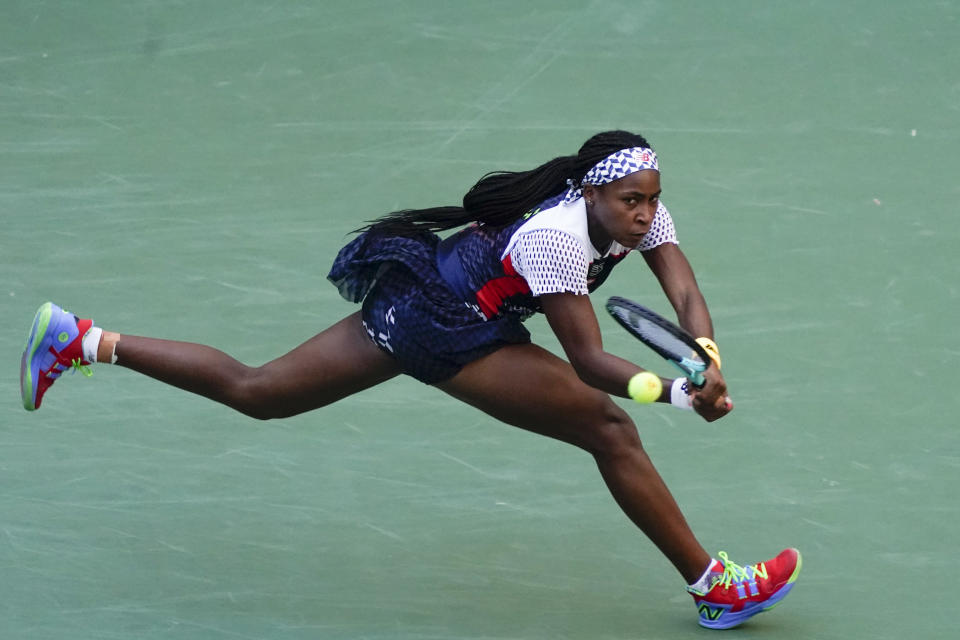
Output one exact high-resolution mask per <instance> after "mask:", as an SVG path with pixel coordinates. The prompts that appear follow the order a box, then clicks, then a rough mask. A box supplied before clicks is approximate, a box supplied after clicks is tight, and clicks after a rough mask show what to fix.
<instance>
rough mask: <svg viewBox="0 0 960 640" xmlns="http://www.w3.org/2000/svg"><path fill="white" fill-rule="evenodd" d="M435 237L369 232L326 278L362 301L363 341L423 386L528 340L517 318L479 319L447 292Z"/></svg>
mask: <svg viewBox="0 0 960 640" xmlns="http://www.w3.org/2000/svg"><path fill="white" fill-rule="evenodd" d="M438 244H439V238H438V237H437V236H436V235H435V234H433V233H420V234H418V235H416V236H413V237H401V236H392V235H385V234H383V233H377V232H375V231H368V232H365V233H362V234H360V235H359V236H357V237H356V238H355V239H354V240H353V241H351V242H350V243H349V244H347V245H346V246H345V247H343V249H341V250H340V253H339V254H337V257H336V260H334V262H333V267H332V268H331V269H330V274H329V275H328V276H327V278H328V279H329V280H330V281H331V282H332V283H333V284H334V285H336V287H337V289H339V290H340V295H342V296H343V297H344V298H346V299H347V300H349V301H351V302H363V308H362V317H363V325H364V327H365V328H366V330H367V333H368V334H369V335H370V339H371V340H373V342H374V343H375V344H376V345H377V346H379V347H380V348H381V349H382V350H384V351H386V352H387V353H389V354H390V355H392V356H393V357H394V358H396V360H397V361H398V362H399V363H400V366H401V368H402V369H403V372H404V373H406V374H408V375H411V376H413V377H414V378H416V379H417V380H420V381H421V382H424V383H426V384H436V383H437V382H442V381H444V380H447V379H449V378H452V377H453V376H454V375H456V373H457V372H458V371H460V369H462V368H463V367H464V366H465V365H467V364H469V363H471V362H473V361H474V360H478V359H479V358H482V357H483V356H485V355H488V354H490V353H493V352H494V351H496V350H497V349H499V348H500V347H503V346H505V345H508V344H525V343H528V342H530V333H529V332H528V331H527V330H526V328H524V326H523V323H522V322H521V320H520V318H519V316H516V315H512V314H504V315H502V316H498V317H495V318H492V319H489V320H488V319H486V318H484V317H483V315H482V314H480V313H479V312H478V311H477V310H475V309H474V308H473V306H472V305H470V304H469V303H468V302H467V301H465V300H464V299H463V297H462V296H458V295H457V294H455V293H454V292H453V290H452V289H451V287H450V285H449V284H448V283H447V281H446V280H444V278H443V276H442V275H441V273H440V270H439V268H438V267H437V245H438Z"/></svg>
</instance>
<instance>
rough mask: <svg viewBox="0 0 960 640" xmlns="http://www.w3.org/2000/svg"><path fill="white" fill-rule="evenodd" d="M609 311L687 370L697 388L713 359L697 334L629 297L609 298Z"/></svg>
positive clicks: (643, 340) (676, 365)
mask: <svg viewBox="0 0 960 640" xmlns="http://www.w3.org/2000/svg"><path fill="white" fill-rule="evenodd" d="M607 311H608V312H609V313H610V315H611V316H613V319H614V320H616V321H617V322H618V323H619V324H620V325H621V326H622V327H623V328H624V329H626V330H627V331H629V332H630V333H631V334H633V336H634V337H635V338H637V340H639V341H640V342H642V343H643V344H645V345H647V346H648V347H650V348H651V349H653V350H654V351H656V352H657V353H658V354H660V355H661V356H662V357H663V358H664V359H666V360H667V361H668V362H670V363H671V364H673V365H674V366H675V367H676V368H677V369H679V370H680V371H682V372H683V375H684V376H686V377H687V379H688V380H690V382H692V383H693V384H694V385H696V386H697V387H702V386H703V383H704V382H705V380H704V377H703V372H704V371H705V370H706V368H707V366H709V364H710V362H711V360H710V356H709V355H707V352H706V351H705V350H704V348H703V347H701V346H700V345H699V344H697V341H696V340H694V338H693V336H691V335H690V334H689V333H687V332H686V331H684V330H683V329H681V328H680V327H678V326H677V325H675V324H674V323H672V322H670V321H669V320H667V319H666V318H664V317H663V316H661V315H660V314H658V313H657V312H655V311H651V310H650V309H647V308H646V307H644V306H643V305H640V304H637V303H636V302H633V301H631V300H627V299H626V298H620V297H617V296H614V297H612V298H610V299H609V300H607Z"/></svg>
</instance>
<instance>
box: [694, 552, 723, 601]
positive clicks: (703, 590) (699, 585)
mask: <svg viewBox="0 0 960 640" xmlns="http://www.w3.org/2000/svg"><path fill="white" fill-rule="evenodd" d="M720 566H723V565H721V564H720V561H719V560H717V559H715V558H711V560H710V564H709V565H707V569H706V571H704V572H703V575H702V576H700V578H699V579H698V580H697V581H696V582H694V583H692V584H689V585H687V591H691V592H693V593H699V594H701V595H706V594H707V592H708V591H710V588H711V587H712V586H713V584H711V581H710V573H711V572H712V571H713V570H714V568H715V567H716V568H719V567H720Z"/></svg>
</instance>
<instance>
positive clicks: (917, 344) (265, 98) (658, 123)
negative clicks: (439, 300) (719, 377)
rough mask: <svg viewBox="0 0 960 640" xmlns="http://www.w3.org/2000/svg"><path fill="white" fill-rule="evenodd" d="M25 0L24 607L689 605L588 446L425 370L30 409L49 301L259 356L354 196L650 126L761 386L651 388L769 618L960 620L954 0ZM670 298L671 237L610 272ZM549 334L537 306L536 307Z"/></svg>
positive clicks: (2, 127) (7, 391)
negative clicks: (760, 583) (235, 405)
mask: <svg viewBox="0 0 960 640" xmlns="http://www.w3.org/2000/svg"><path fill="white" fill-rule="evenodd" d="M881 4H882V3H876V2H870V1H867V0H857V1H848V2H827V1H824V0H816V1H810V2H801V3H791V2H749V1H746V0H738V1H733V2H723V3H706V2H688V1H684V2H668V1H666V0H653V1H645V2H628V1H626V0H620V1H613V2H599V1H593V2H568V1H566V0H564V1H556V0H553V1H549V2H547V1H541V0H537V1H535V2H525V3H515V2H507V1H505V0H496V1H492V2H483V3H479V2H470V3H468V2H439V1H417V0H410V1H405V2H373V1H369V0H353V1H351V2H343V1H339V0H336V1H327V2H322V3H305V2H294V1H287V0H280V1H277V2H266V3H265V2H255V1H252V0H237V1H231V2H228V1H225V0H219V1H211V2H195V3H189V2H155V1H149V0H136V1H131V2H120V1H117V0H104V1H103V2H95V3H93V2H91V3H84V2H73V1H68V0H61V1H54V2H35V1H34V2H29V1H26V0H8V1H7V2H4V4H3V9H2V11H0V15H2V18H0V222H2V227H0V229H2V231H0V273H2V275H3V280H2V283H0V325H2V326H3V327H4V329H3V331H2V332H0V362H3V363H5V365H4V366H3V367H2V368H0V390H2V391H3V393H2V394H0V397H2V398H3V401H2V402H0V425H2V428H0V567H2V576H3V577H2V580H0V638H4V639H7V638H10V639H20V638H24V639H27V638H29V639H31V640H42V639H66V638H69V639H71V640H86V639H104V640H105V639H113V638H116V639H120V638H123V639H129V638H138V639H150V640H160V639H163V640H167V639H178V640H180V639H187V638H190V639H193V638H196V639H201V638H203V639H208V640H218V639H220V638H223V639H235V638H251V639H252V638H257V639H271V640H274V639H276V640H294V639H306V638H351V639H359V638H366V639H381V638H383V639H386V638H391V639H392V638H398V639H401V638H402V639H440V638H444V639H447V638H449V639H453V640H456V639H461V638H470V639H475V640H479V639H511V640H513V639H521V638H522V639H541V638H542V639H547V638H549V639H551V640H552V639H556V638H569V639H580V638H583V639H590V640H597V639H607V638H609V639H613V638H670V639H676V638H700V637H705V635H706V634H708V633H709V632H707V631H705V630H702V629H700V628H699V627H698V626H697V624H696V612H695V609H694V607H693V606H692V602H691V600H690V598H689V596H688V595H687V594H686V593H685V592H684V590H683V584H682V580H681V579H680V578H679V577H678V576H677V574H676V573H675V571H674V570H673V568H672V567H671V566H670V565H669V563H668V562H667V561H666V560H665V559H664V558H663V556H661V555H660V553H659V552H658V551H657V550H656V549H655V548H654V547H653V545H651V544H650V543H649V542H648V541H647V540H646V538H644V537H643V535H642V534H640V533H639V532H638V531H637V530H636V529H635V528H634V527H633V525H631V524H630V523H629V521H628V520H627V519H626V518H625V517H624V516H623V514H622V513H621V512H620V510H619V509H618V508H617V506H616V504H615V503H614V502H613V500H612V498H611V497H610V495H609V494H608V492H607V490H606V488H605V486H604V485H603V482H602V480H601V478H600V476H599V474H598V473H597V471H596V468H595V466H594V464H593V461H592V460H591V459H590V457H589V456H588V455H586V454H584V453H582V452H580V451H578V450H575V449H573V448H572V447H569V446H566V445H562V444H559V443H556V442H553V441H549V440H547V439H543V438H539V437H537V436H533V435H530V434H528V433H525V432H521V431H519V430H515V429H512V428H510V427H507V426H504V425H502V424H500V423H498V422H496V421H494V420H493V419H491V418H488V417H486V416H485V415H483V414H481V413H479V412H477V411H476V410H474V409H471V408H469V407H467V406H465V405H461V404H459V403H457V402H455V401H454V400H452V399H450V398H449V397H447V396H446V395H444V394H442V393H440V392H438V391H436V390H434V389H432V388H429V387H426V386H423V385H421V384H420V383H418V382H416V381H414V380H412V379H409V378H401V379H397V380H394V381H391V382H389V383H386V384H385V385H383V386H381V387H379V388H378V389H377V390H376V391H373V392H368V393H365V394H362V395H358V396H354V397H352V398H348V399H347V400H344V401H342V402H340V403H338V404H336V405H333V406H331V407H329V408H326V409H324V410H321V411H317V412H313V413H310V414H307V415H303V416H300V417H297V418H294V419H289V420H284V421H276V422H257V421H254V420H251V419H248V418H246V417H244V416H242V415H240V414H238V413H234V412H232V411H230V410H229V409H226V408H224V407H221V406H219V405H215V404H213V403H211V402H209V401H207V400H204V399H201V398H198V397H195V396H191V395H187V394H184V393H182V392H179V391H176V390H173V389H170V388H167V387H164V386H162V385H160V384H158V383H156V382H154V381H151V380H149V379H147V378H143V377H140V376H138V375H136V374H134V373H132V372H130V371H128V370H124V369H120V368H109V367H99V368H96V367H95V375H94V377H93V379H92V380H87V379H86V378H83V377H82V376H72V377H70V376H67V377H66V379H64V380H61V381H60V382H58V383H57V385H56V389H55V390H53V391H51V392H50V394H48V396H47V398H46V399H45V401H44V404H43V408H42V409H41V410H40V411H39V412H37V413H35V414H30V413H27V412H25V411H24V410H23V409H22V408H21V406H20V400H19V391H18V382H17V380H18V378H17V375H18V364H19V356H20V351H21V349H22V348H23V341H24V339H25V337H26V333H27V331H28V329H29V323H30V320H31V318H32V316H33V313H34V311H35V310H36V308H37V306H38V305H39V304H40V303H42V302H44V301H46V300H53V301H56V302H57V303H58V304H61V305H64V306H66V307H67V308H69V309H71V310H73V311H76V312H77V313H79V314H81V315H85V316H89V317H93V318H94V319H95V320H96V321H97V323H98V325H100V326H104V327H106V328H108V329H111V330H114V331H119V332H126V333H135V334H142V335H151V336H157V337H165V338H174V339H179V340H188V341H196V342H203V343H207V344H210V345H213V346H216V347H218V348H220V349H223V350H225V351H227V352H229V353H231V354H232V355H234V356H236V357H237V358H239V359H241V360H243V361H245V362H248V363H251V364H259V363H262V362H265V361H267V360H269V359H271V358H273V357H276V356H277V355H279V354H281V353H283V352H285V351H286V350H288V349H289V348H292V347H293V346H295V345H297V344H299V343H300V342H302V341H304V340H305V339H307V338H308V337H310V336H312V335H313V334H315V333H317V332H318V331H320V330H321V329H323V328H325V327H327V326H328V325H330V324H332V323H333V322H334V321H336V320H338V319H339V318H341V317H343V316H345V315H347V314H349V313H351V312H352V311H353V310H354V307H353V306H352V305H349V304H348V303H346V302H344V301H343V300H342V299H341V298H340V297H339V296H338V294H337V292H336V290H335V289H334V287H332V286H330V285H329V284H328V283H327V282H326V280H325V276H326V273H327V270H328V268H329V266H330V263H331V261H332V259H333V257H334V255H335V253H336V251H337V249H338V248H339V247H340V246H341V245H342V244H343V243H344V242H345V241H346V239H347V238H348V237H349V235H348V234H349V232H350V231H351V230H352V229H355V228H356V227H358V226H360V225H361V224H362V223H363V222H364V221H365V220H369V219H371V218H374V217H376V216H379V215H381V214H383V213H385V212H387V211H391V210H395V209H399V208H405V207H426V206H434V205H440V204H454V203H456V202H457V201H458V200H459V198H460V197H461V196H462V194H463V193H464V192H465V191H466V189H468V188H469V187H470V186H471V185H472V184H473V183H474V182H475V181H476V179H477V178H479V177H480V176H481V175H482V174H484V173H486V172H488V171H493V170H497V169H512V170H519V169H525V168H529V167H532V166H535V165H536V164H539V163H540V162H543V161H544V160H546V159H548V158H550V157H553V156H557V155H562V154H567V153H572V152H573V151H575V150H576V148H577V147H578V146H579V145H580V144H581V143H582V142H583V140H585V139H586V138H587V137H589V136H590V135H591V134H593V133H595V132H597V131H600V130H603V129H609V128H625V129H630V130H634V131H638V132H640V133H643V134H644V135H646V136H647V137H648V138H649V139H650V141H651V143H652V144H653V145H654V146H655V147H656V149H657V152H658V154H659V155H660V158H661V166H662V172H663V187H664V194H663V200H664V202H665V203H666V205H667V206H668V207H669V208H670V210H671V213H672V214H673V216H674V219H675V221H676V224H677V231H678V236H679V239H680V243H681V246H682V247H683V249H684V251H685V252H686V254H687V256H688V257H689V258H690V259H691V261H692V262H693V264H694V267H695V269H696V272H697V275H698V279H699V281H700V285H701V287H702V289H703V290H704V292H705V294H706V295H707V298H708V302H709V304H710V307H711V310H712V313H713V317H714V322H715V325H716V330H717V341H718V343H719V344H720V345H721V346H722V348H723V353H724V373H725V375H726V378H727V381H728V383H729V385H730V391H731V395H732V396H733V397H734V400H735V401H736V406H737V409H736V411H735V412H734V413H733V414H731V415H730V416H729V417H727V418H725V419H723V420H722V421H720V422H717V423H713V424H706V423H704V422H702V421H700V420H699V419H697V418H696V417H695V416H693V415H691V414H688V413H681V412H679V411H676V410H675V409H672V408H670V407H668V406H658V407H653V408H650V407H639V406H631V405H630V403H627V402H623V403H622V404H623V406H624V407H626V408H627V410H628V411H630V413H631V415H633V416H634V418H635V419H636V421H637V424H638V426H639V428H640V432H641V435H642V437H643V438H644V442H645V445H646V448H647V450H648V451H649V452H650V455H651V457H652V458H653V460H654V462H655V463H656V464H657V465H658V467H659V469H660V471H661V473H662V475H663V476H664V477H665V478H666V480H667V483H668V485H669V486H670V487H671V489H672V490H673V492H674V494H675V496H676V497H677V500H678V501H679V503H680V504H681V506H682V507H683V509H684V511H685V513H686V515H687V518H688V519H689V520H690V522H691V524H692V525H693V528H694V530H695V531H696V532H697V534H698V536H699V538H700V540H701V541H702V542H703V543H704V545H705V546H706V547H707V548H708V549H709V550H710V551H711V552H713V553H716V552H717V551H718V550H721V549H722V550H726V551H727V552H729V553H730V556H731V557H733V558H735V559H738V561H742V562H754V561H759V560H762V559H766V558H769V557H772V556H773V555H774V554H775V553H776V552H777V551H779V550H780V549H781V548H783V547H785V546H796V547H798V548H800V549H801V551H802V552H803V554H804V569H803V573H802V574H801V576H800V579H799V581H798V583H797V587H796V588H795V589H794V590H793V593H792V594H791V596H790V597H789V598H788V599H787V601H786V602H785V604H783V606H781V607H779V608H778V609H776V610H775V611H773V612H771V613H769V614H765V615H763V616H759V617H757V618H755V619H753V620H752V621H750V622H749V623H747V624H746V625H744V626H743V627H741V628H739V629H738V630H737V631H735V632H733V633H735V634H737V635H739V636H744V637H755V638H759V637H763V638H818V639H827V638H837V639H840V638H843V639H848V638H871V639H880V638H889V639H900V638H904V637H915V638H941V637H942V638H946V637H953V635H954V633H955V632H951V631H950V629H951V628H953V627H954V626H955V621H954V618H955V617H956V616H955V600H956V598H955V597H954V595H953V591H954V588H953V587H954V582H955V576H956V574H957V573H958V570H960V561H958V556H957V552H956V550H957V544H956V540H957V539H958V535H960V531H958V529H960V510H958V503H957V498H956V491H955V484H956V482H957V480H958V478H960V436H958V432H957V429H956V424H957V419H956V416H955V413H956V406H957V402H956V392H955V390H954V389H953V387H954V385H953V384H952V383H950V382H949V376H950V375H952V374H953V370H954V369H955V368H956V367H957V365H958V364H960V349H958V347H957V346H956V344H955V340H954V335H953V331H954V325H955V323H956V322H957V319H958V318H960V293H958V287H960V285H958V275H960V257H958V252H957V246H958V244H960V224H958V222H957V217H956V203H957V201H958V198H960V187H958V180H957V175H958V174H960V154H958V152H957V148H958V143H960V126H958V122H960V66H958V65H957V60H958V59H960V39H958V37H957V34H958V29H960V3H957V2H953V1H948V2H938V3H932V2H929V3H928V2H905V3H894V4H889V3H888V4H883V5H882V6H881ZM611 295H623V296H627V297H630V298H634V299H636V300H639V301H641V302H644V303H645V304H648V305H650V306H652V307H654V308H656V309H658V310H660V311H663V312H666V311H668V310H669V306H668V304H667V302H666V300H665V299H664V298H663V295H662V294H661V292H660V291H659V287H658V285H657V283H656V281H655V279H654V278H653V277H652V276H651V275H650V273H649V271H648V270H647V269H646V266H645V265H644V264H643V261H642V260H641V259H639V258H632V259H631V260H630V262H628V263H627V264H625V265H622V266H621V267H619V268H618V269H617V270H616V271H615V272H614V274H613V276H612V277H611V278H610V280H609V281H608V282H607V284H605V285H604V287H603V289H602V290H601V291H599V292H598V294H597V295H595V296H594V300H593V302H594V306H595V307H596V308H597V310H598V315H599V317H600V320H601V324H602V327H603V329H604V332H605V345H606V347H607V348H608V349H609V350H610V351H612V352H614V353H618V354H620V355H623V356H624V357H628V358H631V359H633V360H635V361H636V362H638V363H639V364H641V365H647V366H650V367H651V368H653V369H655V370H658V372H660V373H662V374H664V375H671V371H670V370H668V369H667V368H666V367H665V366H663V365H662V364H661V363H660V362H659V361H658V359H657V358H656V356H654V355H653V354H651V353H649V352H646V351H643V350H642V349H641V347H640V345H639V344H638V343H637V342H636V341H634V340H633V339H632V338H631V337H629V336H628V335H627V334H626V333H625V332H623V331H622V330H620V329H619V328H618V327H617V326H616V325H615V324H614V322H613V321H612V320H610V319H609V318H608V317H606V314H604V313H603V312H602V304H603V301H604V300H605V299H606V297H607V296H611ZM528 327H529V328H530V329H531V331H532V332H533V334H534V338H535V340H537V341H538V342H540V343H541V344H544V345H546V346H548V347H549V348H552V349H556V348H557V344H556V341H555V340H554V339H553V338H552V334H551V332H550V330H549V327H548V326H547V325H546V323H545V322H544V321H543V319H542V318H540V319H536V318H535V319H533V320H531V321H530V322H528Z"/></svg>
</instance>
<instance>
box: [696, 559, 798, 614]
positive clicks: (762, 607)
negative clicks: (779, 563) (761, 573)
mask: <svg viewBox="0 0 960 640" xmlns="http://www.w3.org/2000/svg"><path fill="white" fill-rule="evenodd" d="M801 567H803V557H802V556H801V555H800V551H799V550H797V566H796V567H794V568H793V573H791V574H790V577H789V578H788V579H787V582H786V583H785V584H784V585H783V586H782V587H780V588H779V589H777V591H776V592H775V593H774V594H773V595H772V596H770V597H769V598H767V599H766V600H764V601H763V602H759V603H757V606H754V607H751V608H750V609H749V610H744V611H737V612H736V613H727V614H725V615H724V616H721V617H720V619H719V620H717V621H715V622H714V621H710V620H704V619H703V618H700V626H701V627H705V628H707V629H731V628H733V627H736V626H737V625H740V624H743V623H744V622H746V621H747V620H749V619H750V618H752V617H753V616H755V615H757V614H758V613H763V612H764V611H770V609H773V608H774V607H775V606H777V605H778V604H780V603H781V602H782V601H783V599H784V598H786V597H787V594H788V593H790V590H791V589H793V584H794V582H796V581H797V576H799V575H800V568H801Z"/></svg>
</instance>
